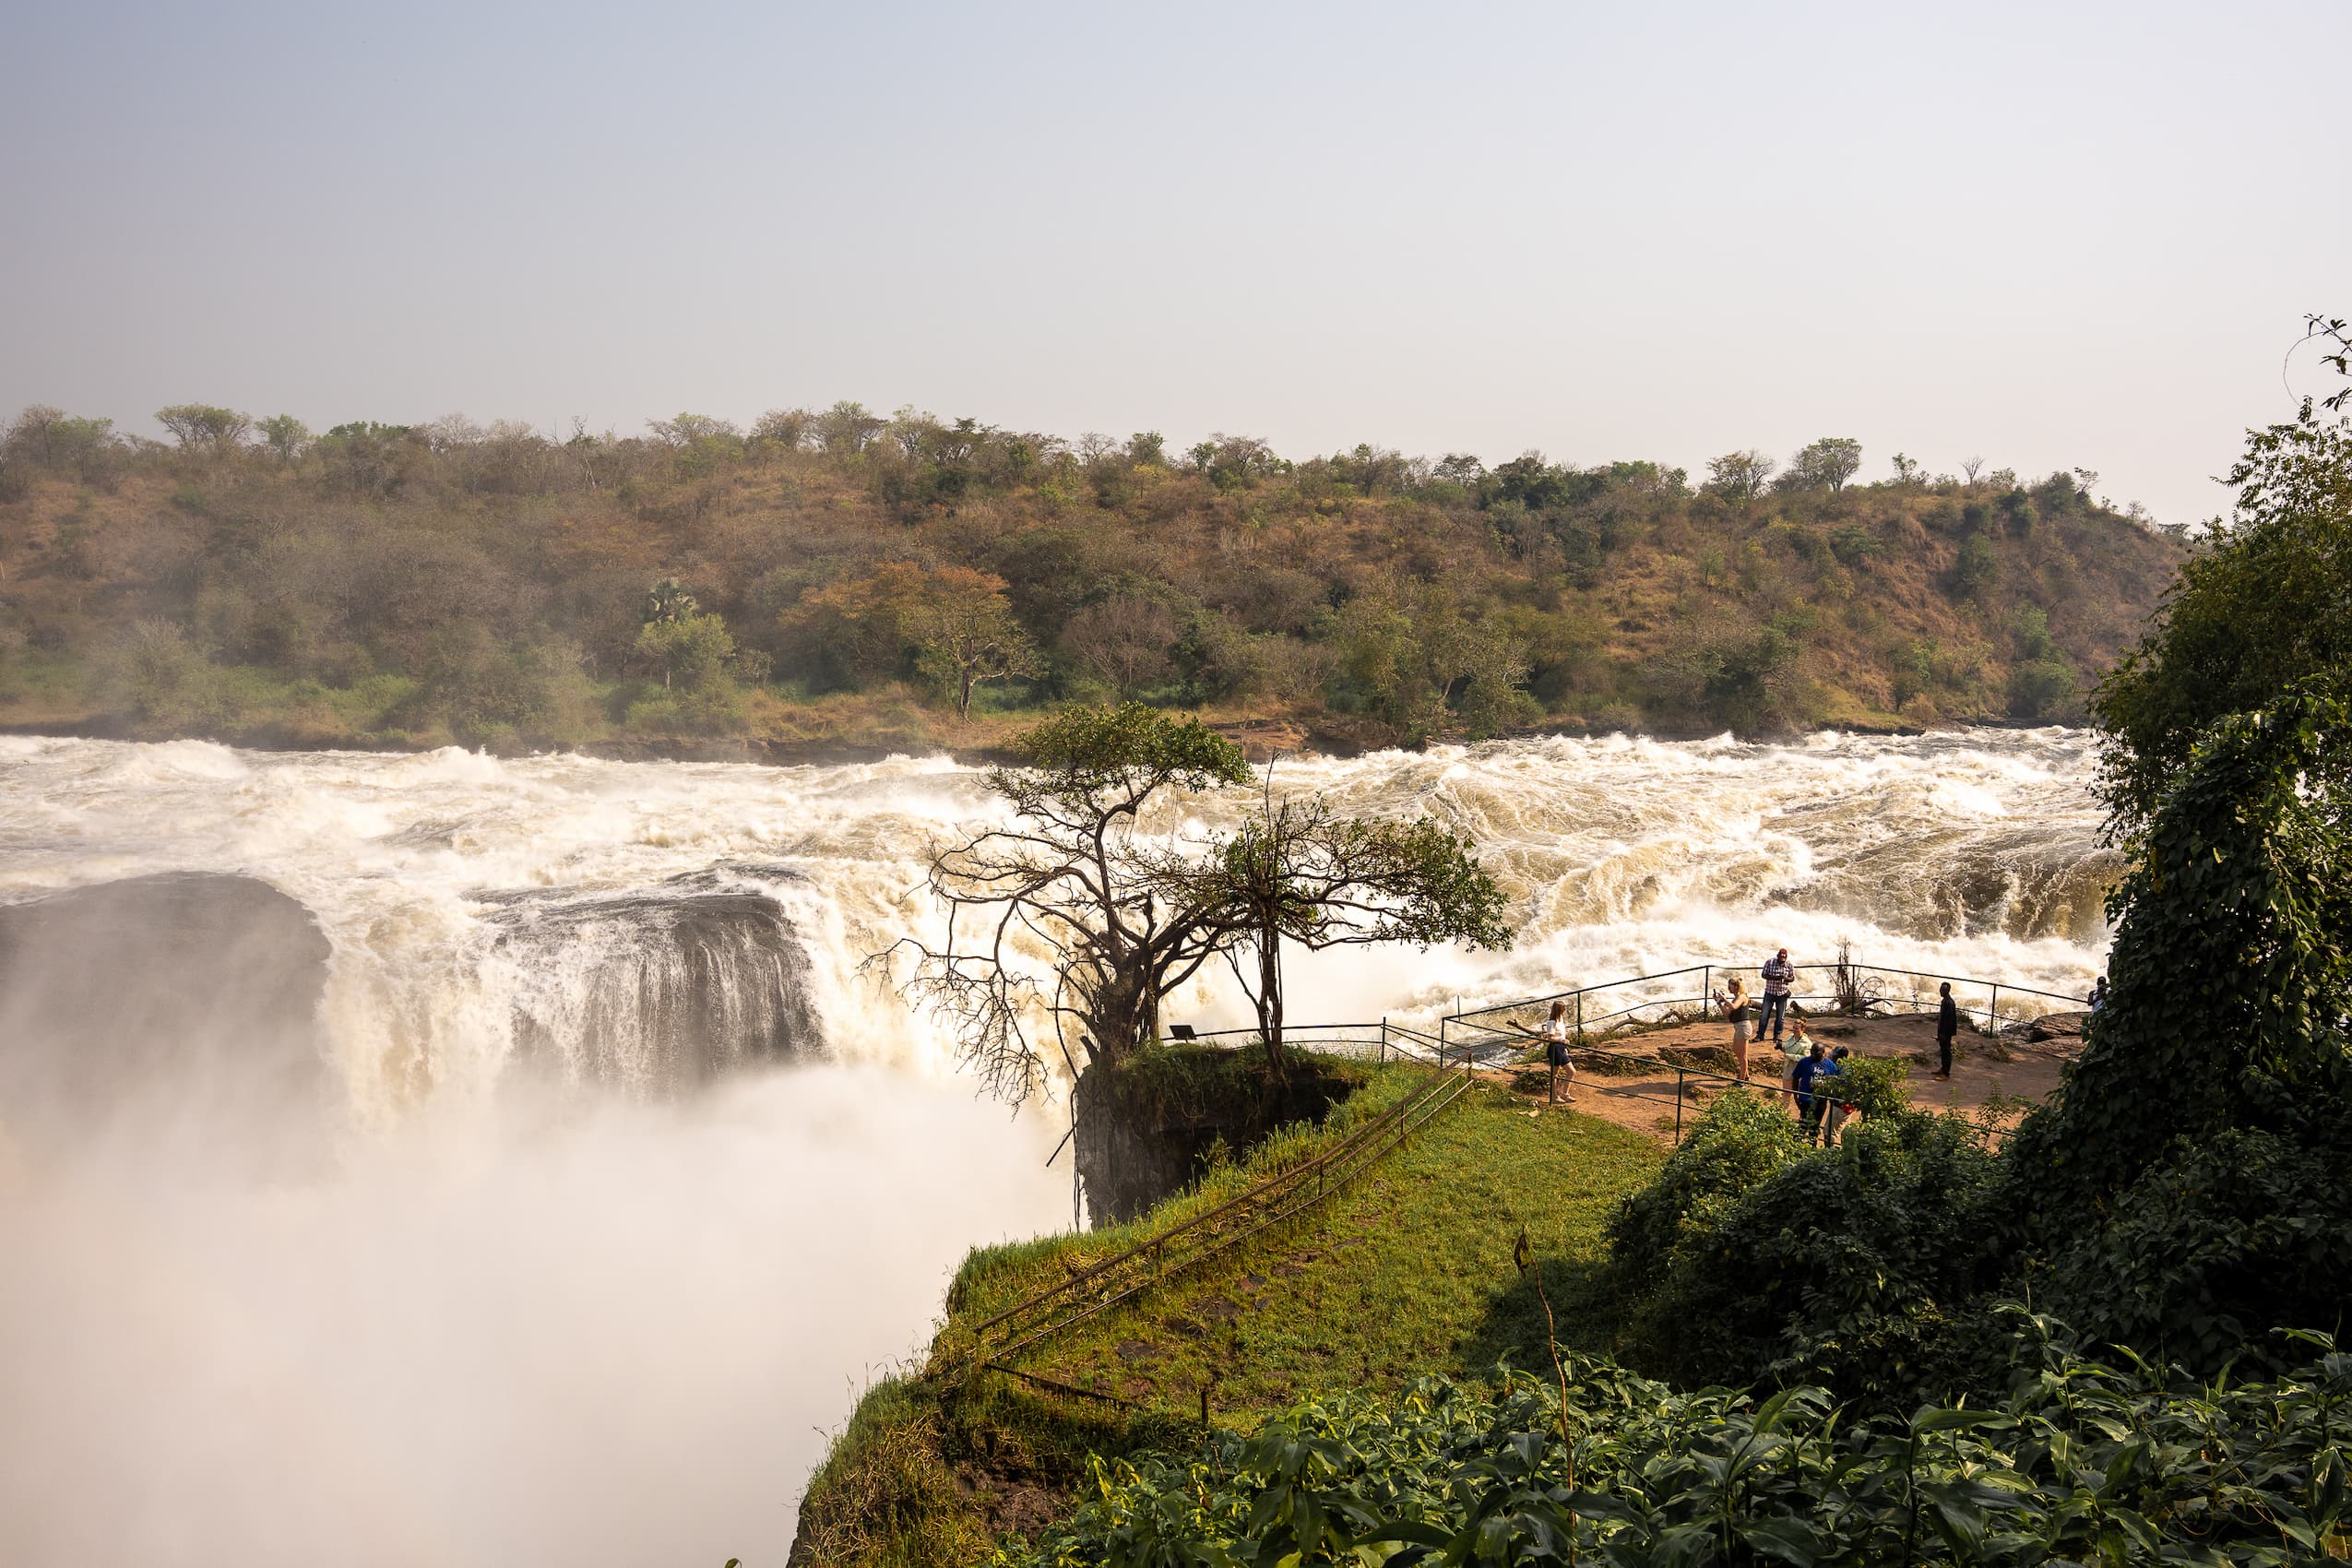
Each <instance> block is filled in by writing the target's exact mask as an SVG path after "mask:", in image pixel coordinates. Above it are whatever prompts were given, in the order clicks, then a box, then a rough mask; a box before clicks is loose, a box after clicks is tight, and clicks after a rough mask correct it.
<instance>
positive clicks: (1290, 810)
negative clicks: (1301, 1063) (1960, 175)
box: [1162, 784, 1512, 1072]
mask: <svg viewBox="0 0 2352 1568" xmlns="http://www.w3.org/2000/svg"><path fill="white" fill-rule="evenodd" d="M1162 874H1163V876H1164V878H1165V885H1167V887H1168V888H1169V890H1170V894H1171V895H1172V896H1173V897H1174V898H1175V899H1176V901H1177V902H1179V903H1181V904H1182V905H1185V906H1187V907H1192V908H1197V909H1203V910H1206V911H1211V912H1212V918H1214V919H1215V920H1217V921H1220V922H1221V923H1223V924H1224V925H1226V926H1227V927H1229V928H1230V930H1231V931H1232V932H1233V933H1234V937H1235V940H1234V941H1232V942H1231V943H1229V944H1228V945H1227V946H1226V948H1225V955H1226V958H1227V961H1228V962H1229V963H1230V964H1231V965H1232V968H1233V975H1234V978H1235V979H1236V980H1239V981H1240V982H1241V989H1242V991H1243V992H1245V993H1246V994H1247V995H1248V996H1249V998H1250V1000H1251V1003H1252V1004H1253V1006H1254V1007H1255V1008H1256V1011H1257V1017H1258V1038H1259V1039H1260V1040H1261V1041H1262V1042H1263V1044H1264V1047H1265V1052H1266V1060H1267V1063H1268V1065H1269V1066H1270V1067H1272V1068H1273V1069H1274V1070H1275V1071H1277V1072H1279V1071H1281V1069H1282V1066H1283V1054H1282V1024H1283V998H1282V948H1283V945H1284V944H1286V943H1287V944H1289V945H1291V946H1293V947H1298V948H1303V949H1305V950H1307V951H1309V952H1318V951H1321V950H1323V949H1324V948H1329V947H1337V946H1342V945H1348V944H1362V943H1372V942H1396V943H1409V944H1413V945H1414V946H1417V947H1421V948H1427V947H1430V946H1431V945H1433V944H1437V943H1441V942H1460V943H1463V944H1467V945H1468V946H1471V947H1480V948H1489V949H1501V948H1505V947H1508V946H1510V945H1511V938H1512V932H1511V928H1510V927H1509V926H1508V925H1507V924H1505V923H1504V921H1503V905H1504V898H1503V890H1502V889H1501V888H1500V887H1498V886H1496V885H1495V883H1494V879H1493V878H1492V877H1491V876H1489V875H1488V874H1487V873H1486V872H1485V871H1484V870H1483V869H1482V868H1481V867H1480V866H1479V863H1478V861H1477V859H1476V857H1475V856H1474V855H1473V854H1472V853H1471V844H1470V841H1469V840H1468V839H1467V838H1459V837H1455V835H1454V834H1453V832H1452V831H1451V830H1450V829H1448V828H1447V827H1446V826H1444V825H1443V823H1440V822H1438V821H1436V820H1435V819H1434V818H1429V817H1424V818H1420V819H1419V820H1417V821H1412V822H1380V823H1370V822H1360V821H1355V820H1352V819H1349V818H1345V817H1339V816H1336V815H1334V814H1332V811H1331V809H1330V807H1329V806H1328V805H1326V804H1325V803H1324V801H1323V799H1322V798H1321V797H1320V796H1309V797H1307V798H1305V799H1301V798H1298V797H1295V796H1288V797H1285V798H1283V799H1281V800H1279V801H1277V800H1276V799H1275V798H1274V796H1273V792H1272V787H1271V784H1269V785H1268V788H1267V791H1266V795H1265V800H1264V801H1263V802H1262V803H1261V806H1260V809H1259V810H1258V811H1257V812H1256V813H1255V814H1253V815H1252V816H1251V817H1250V818H1249V819H1248V820H1247V821H1245V822H1244V823H1243V824H1242V825H1241V828H1240V829H1239V830H1238V831H1236V832H1234V833H1233V834H1231V835H1230V836H1229V837H1226V838H1225V839H1224V840H1223V841H1222V842H1221V843H1219V844H1218V845H1217V846H1216V847H1215V848H1214V849H1212V850H1211V852H1209V853H1208V854H1207V855H1206V856H1202V857H1198V858H1196V859H1185V860H1181V861H1180V860H1171V861H1169V862H1168V863H1167V866H1166V869H1165V871H1164V872H1163V873H1162Z"/></svg>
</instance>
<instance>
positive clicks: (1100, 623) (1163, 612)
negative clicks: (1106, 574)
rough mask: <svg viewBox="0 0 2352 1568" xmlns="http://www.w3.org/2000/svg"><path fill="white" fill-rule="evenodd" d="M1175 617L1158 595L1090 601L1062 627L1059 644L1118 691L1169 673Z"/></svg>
mask: <svg viewBox="0 0 2352 1568" xmlns="http://www.w3.org/2000/svg"><path fill="white" fill-rule="evenodd" d="M1175 641H1176V616H1175V614H1174V612H1171V611H1170V609H1169V608H1168V606H1166V605H1165V604H1162V603H1160V602H1159V601H1158V600H1150V599H1139V598H1136V597H1134V596H1133V595H1128V594H1121V595H1118V596H1116V597H1114V598H1111V599H1106V600H1101V601H1100V602H1099V603H1096V604H1089V605H1087V607H1086V608H1085V609H1084V610H1081V611H1079V612H1077V613H1076V614H1075V615H1073V616H1071V617H1070V624H1068V625H1066V626H1064V627H1063V629H1062V646H1063V648H1064V649H1065V650H1067V651H1068V652H1069V654H1070V655H1071V657H1072V658H1074V659H1076V660H1077V661H1078V662H1079V663H1080V664H1081V665H1083V666H1084V667H1085V668H1086V669H1087V671H1090V672H1092V673H1093V674H1095V675H1096V676H1098V677H1099V678H1100V679H1101V680H1103V681H1104V682H1106V683H1109V684H1111V685H1112V686H1114V687H1116V688H1117V689H1118V692H1119V695H1121V696H1126V695H1130V694H1131V693H1134V692H1136V691H1140V690H1141V689H1142V688H1144V687H1146V686H1148V685H1150V684H1151V683H1153V682H1155V681H1158V680H1160V679H1161V678H1163V677H1164V676H1166V675H1167V673H1168V650H1169V648H1170V647H1171V646H1172V645H1173V644H1174V643H1175Z"/></svg>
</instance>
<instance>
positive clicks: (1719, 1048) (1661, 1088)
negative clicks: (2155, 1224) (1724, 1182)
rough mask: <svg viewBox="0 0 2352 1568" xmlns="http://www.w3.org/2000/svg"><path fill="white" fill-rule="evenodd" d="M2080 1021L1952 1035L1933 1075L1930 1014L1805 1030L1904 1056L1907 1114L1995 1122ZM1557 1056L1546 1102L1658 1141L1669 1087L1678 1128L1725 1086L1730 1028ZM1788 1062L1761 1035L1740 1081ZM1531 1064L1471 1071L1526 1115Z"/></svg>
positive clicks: (1539, 1082)
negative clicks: (1553, 1090) (1564, 1071)
mask: <svg viewBox="0 0 2352 1568" xmlns="http://www.w3.org/2000/svg"><path fill="white" fill-rule="evenodd" d="M2089 1016H2090V1015H2089V1014H2087V1013H2051V1014H2047V1015H2044V1016H2041V1017H2039V1018H2036V1019H2033V1020H2031V1021H2029V1022H2026V1023H2023V1024H2014V1025H2012V1026H2010V1027H2009V1028H2004V1029H2003V1030H2002V1032H2001V1033H2000V1034H1998V1035H1993V1034H1987V1033H1983V1032H1980V1031H1978V1030H1977V1029H1974V1028H1963V1029H1962V1030H1961V1031H1960V1034H1959V1037H1958V1038H1957V1039H1955V1040H1954V1042H1953V1049H1952V1076H1951V1077H1950V1078H1949V1079H1948V1080H1938V1079H1936V1078H1935V1077H1934V1076H1933V1074H1934V1072H1935V1067H1936V1049H1935V1016H1934V1015H1933V1014H1932V1013H1908V1014H1895V1015H1892V1016H1887V1015H1880V1014H1855V1015H1846V1014H1807V1015H1804V1023H1805V1028H1806V1030H1807V1032H1808V1033H1810V1034H1811V1035H1812V1038H1813V1039H1817V1040H1819V1041H1820V1042H1821V1043H1822V1044H1823V1046H1824V1047H1826V1048H1828V1049H1830V1050H1833V1051H1834V1050H1835V1049H1836V1048H1837V1047H1839V1046H1844V1047H1846V1048H1847V1050H1848V1051H1852V1052H1853V1054H1854V1055H1856V1056H1859V1057H1894V1058H1896V1059H1898V1060H1900V1061H1902V1062H1904V1063H1907V1064H1908V1065H1909V1067H1910V1069H1911V1071H1910V1075H1909V1077H1908V1079H1907V1087H1908V1088H1909V1090H1910V1095H1911V1103H1912V1104H1913V1105H1914V1106H1915V1107H1917V1108H1918V1109H1919V1110H1921V1111H1951V1112H1955V1113H1958V1114H1961V1115H1966V1116H1970V1117H1975V1116H1978V1115H1981V1114H1983V1113H1984V1112H1985V1111H1986V1109H1987V1107H1990V1108H1991V1120H1992V1123H1993V1124H1994V1125H1996V1126H1999V1127H2003V1128H2006V1127H2008V1126H2011V1125H2013V1124H2014V1123H2015V1122H2016V1121H2017V1119H2018V1118H2019V1117H2020V1116H2021V1115H2023V1114H2024V1112H2025V1108H2026V1106H2027V1105H2029V1104H2031V1103H2033V1102H2037V1101H2038V1100H2040V1099H2043V1098H2044V1097H2045V1096H2047V1095H2049V1093H2050V1092H2051V1091H2052V1090H2054V1089H2056V1088H2057V1087H2058V1085H2059V1080H2060V1075H2061V1073H2062V1071H2063V1069H2064V1067H2065V1064H2066V1063H2068V1062H2071V1061H2072V1060H2073V1058H2074V1056H2075V1053H2076V1052H2078V1051H2081V1050H2082V1047H2083V1025H2084V1023H2085V1020H2086V1019H2087V1018H2088V1017H2089ZM1568 1057H1569V1060H1570V1062H1572V1063H1574V1065H1575V1067H1576V1078H1575V1084H1574V1090H1573V1092H1574V1095H1575V1097H1576V1098H1575V1100H1574V1103H1573V1104H1570V1103H1568V1102H1567V1101H1566V1099H1565V1095H1566V1094H1567V1093H1569V1092H1571V1091H1570V1090H1569V1088H1568V1086H1567V1085H1566V1083H1565V1082H1564V1080H1563V1083H1562V1097H1563V1098H1562V1103H1561V1104H1559V1105H1558V1106H1555V1107H1552V1108H1551V1109H1553V1110H1554V1111H1577V1112H1581V1113H1582V1114H1584V1115H1586V1116H1593V1117H1598V1118H1599V1119H1600V1120H1602V1121H1605V1122H1610V1123H1614V1124H1616V1125H1618V1126H1621V1127H1627V1128H1631V1129H1633V1130H1634V1131H1637V1132H1643V1133H1649V1134H1656V1135H1657V1136H1659V1137H1662V1138H1666V1139H1669V1140H1671V1139H1672V1138H1673V1137H1674V1135H1675V1131H1676V1125H1677V1123H1676V1117H1675V1110H1674V1101H1675V1097H1676V1095H1677V1094H1678V1093H1680V1094H1681V1097H1682V1101H1683V1106H1684V1110H1683V1112H1682V1120H1681V1125H1683V1126H1684V1127H1688V1126H1690V1125H1692V1124H1694V1123H1696V1121H1697V1119H1698V1116H1699V1114H1700V1112H1702V1111H1704V1110H1705V1108H1706V1107H1707V1106H1708V1105H1709V1104H1711V1103H1712V1102H1713V1101H1714V1100H1715V1099H1716V1097H1717V1096H1719V1095H1721V1094H1723V1093H1724V1092H1725V1091H1727V1090H1728V1089H1730V1088H1733V1087H1736V1085H1735V1084H1734V1082H1733V1081H1732V1080H1731V1079H1730V1078H1728V1076H1727V1075H1728V1074H1729V1073H1730V1072H1731V1070H1732V1056H1731V1027H1730V1026H1729V1025H1728V1024H1726V1023H1724V1022H1723V1021H1722V1020H1721V1019H1719V1018H1710V1019H1705V1020H1695V1021H1692V1022H1686V1023H1667V1024H1660V1025H1657V1026H1655V1027H1653V1028H1646V1029H1644V1030H1642V1031H1641V1032H1639V1033H1634V1034H1627V1035H1623V1036H1620V1037H1618V1038H1615V1039H1611V1040H1610V1041H1609V1042H1608V1043H1607V1044H1605V1045H1583V1046H1574V1047H1572V1048H1571V1049H1570V1051H1569V1053H1568ZM1787 1061H1788V1058H1786V1057H1785V1056H1783V1055H1782V1054H1781V1052H1780V1051H1779V1050H1778V1049H1777V1048H1776V1047H1775V1046H1774V1044H1773V1043H1772V1041H1771V1040H1770V1039H1765V1040H1764V1041H1762V1042H1760V1043H1759V1042H1756V1041H1750V1042H1749V1046H1748V1071H1749V1075H1750V1078H1751V1080H1752V1082H1753V1083H1754V1084H1756V1085H1758V1086H1759V1087H1764V1088H1768V1089H1772V1090H1775V1091H1777V1090H1778V1088H1779V1086H1780V1084H1781V1081H1782V1075H1783V1072H1784V1070H1785V1067H1786V1064H1787ZM1542 1063H1543V1055H1542V1051H1541V1050H1540V1048H1534V1049H1530V1050H1529V1051H1526V1052H1523V1053H1522V1055H1521V1059H1520V1060H1518V1061H1515V1062H1513V1063H1496V1064H1492V1065H1489V1066H1486V1067H1482V1068H1481V1069H1479V1072H1478V1077H1479V1078H1480V1079H1481V1080H1482V1081H1484V1082H1486V1083H1489V1084H1491V1085H1495V1086H1497V1087H1503V1088H1507V1089H1509V1090H1510V1091H1511V1092H1512V1093H1514V1094H1515V1095H1517V1096H1519V1097H1520V1098H1521V1099H1525V1100H1526V1102H1527V1105H1528V1108H1529V1110H1530V1111H1534V1112H1536V1113H1540V1112H1541V1111H1543V1110H1544V1096H1545V1088H1546V1086H1545V1081H1544V1070H1543V1065H1542ZM1678 1069H1680V1070H1681V1071H1680V1073H1679V1075H1678ZM1792 1114H1793V1112H1792Z"/></svg>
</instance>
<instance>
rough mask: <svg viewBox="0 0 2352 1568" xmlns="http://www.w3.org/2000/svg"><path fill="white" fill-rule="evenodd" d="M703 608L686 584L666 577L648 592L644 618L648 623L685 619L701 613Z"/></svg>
mask: <svg viewBox="0 0 2352 1568" xmlns="http://www.w3.org/2000/svg"><path fill="white" fill-rule="evenodd" d="M701 609H702V606H700V605H699V604H697V603H695V596H694V595H693V594H691V593H688V592H687V591H686V585H685V584H683V583H682V582H680V581H679V580H678V579H677V578H675V577H664V578H662V579H661V580H660V581H659V582H658V583H656V584H654V585H653V587H652V588H649V589H647V592H646V599H645V617H644V619H645V621H646V624H648V625H651V624H655V623H657V622H665V621H683V620H684V619H685V618H686V617H687V616H689V615H694V614H696V613H699V612H700V611H701Z"/></svg>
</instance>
